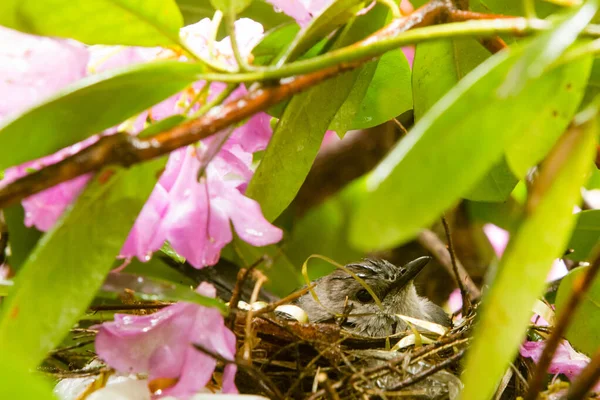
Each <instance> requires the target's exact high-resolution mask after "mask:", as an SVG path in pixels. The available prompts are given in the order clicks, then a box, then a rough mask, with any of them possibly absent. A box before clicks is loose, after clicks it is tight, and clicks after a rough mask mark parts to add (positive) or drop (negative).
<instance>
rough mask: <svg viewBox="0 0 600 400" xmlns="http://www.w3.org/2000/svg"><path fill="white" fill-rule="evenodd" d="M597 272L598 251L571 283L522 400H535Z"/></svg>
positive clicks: (598, 266) (598, 267)
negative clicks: (568, 292)
mask: <svg viewBox="0 0 600 400" xmlns="http://www.w3.org/2000/svg"><path fill="white" fill-rule="evenodd" d="M599 270H600V251H597V252H596V256H595V257H594V261H593V262H592V264H591V265H590V266H589V267H588V269H587V270H586V271H585V273H584V274H583V275H579V276H578V277H577V279H575V281H574V282H573V290H572V291H571V295H570V296H569V299H568V300H567V302H566V303H565V307H564V308H563V310H562V312H561V313H560V315H559V316H558V320H557V322H556V325H555V326H554V330H553V331H552V334H550V336H549V337H548V339H546V346H545V347H544V351H543V352H542V355H541V356H540V360H539V361H538V363H537V366H536V369H535V371H534V374H533V376H532V377H531V379H530V380H529V390H528V391H527V394H526V395H525V398H524V400H535V399H537V396H538V393H539V392H540V390H541V388H542V385H543V382H544V378H545V377H546V374H547V371H548V367H549V366H550V362H551V361H552V357H553V356H554V353H555V351H556V348H557V347H558V345H559V343H560V341H561V340H562V337H563V335H564V334H565V332H566V330H567V327H568V326H569V323H570V322H571V320H572V319H573V315H574V314H575V311H576V310H577V306H578V305H579V303H580V302H581V300H582V299H583V296H584V294H585V293H586V292H587V291H588V289H589V288H590V286H591V284H592V282H593V281H594V278H595V277H596V275H597V274H598V271H599Z"/></svg>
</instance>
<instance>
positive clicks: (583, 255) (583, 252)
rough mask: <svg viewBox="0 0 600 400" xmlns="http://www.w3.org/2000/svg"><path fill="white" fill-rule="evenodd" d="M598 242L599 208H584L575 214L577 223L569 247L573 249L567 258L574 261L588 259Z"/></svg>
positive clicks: (599, 231)
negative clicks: (584, 209)
mask: <svg viewBox="0 0 600 400" xmlns="http://www.w3.org/2000/svg"><path fill="white" fill-rule="evenodd" d="M599 242H600V210H586V211H582V212H580V213H578V214H577V223H576V224H575V229H574V231H573V235H572V236H571V241H570V242H569V246H568V248H569V249H572V250H574V251H573V252H572V253H570V254H569V255H567V258H569V259H571V260H575V261H586V260H588V261H589V258H590V257H591V255H592V254H591V253H592V250H593V248H594V246H595V245H596V244H598V243H599Z"/></svg>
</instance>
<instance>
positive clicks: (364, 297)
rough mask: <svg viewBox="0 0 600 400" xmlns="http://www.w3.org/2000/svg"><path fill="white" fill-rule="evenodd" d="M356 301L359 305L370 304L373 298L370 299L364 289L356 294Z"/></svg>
mask: <svg viewBox="0 0 600 400" xmlns="http://www.w3.org/2000/svg"><path fill="white" fill-rule="evenodd" d="M356 300H358V301H360V302H361V303H370V302H372V301H373V297H371V295H370V294H369V292H367V290H366V289H362V290H359V291H358V292H356Z"/></svg>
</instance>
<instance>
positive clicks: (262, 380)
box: [194, 343, 284, 399]
mask: <svg viewBox="0 0 600 400" xmlns="http://www.w3.org/2000/svg"><path fill="white" fill-rule="evenodd" d="M194 347H195V348H196V350H198V351H200V352H202V353H204V354H206V355H208V356H210V357H212V358H214V359H215V360H217V361H220V362H222V363H223V364H225V365H227V364H235V365H237V366H238V367H239V368H241V369H243V370H244V371H246V372H247V373H248V375H250V376H252V377H253V378H255V379H256V380H257V381H258V383H259V384H260V385H261V386H262V387H263V388H264V389H265V390H267V391H268V392H270V394H271V398H273V399H283V398H284V397H283V395H282V394H281V392H280V391H279V389H278V388H277V385H275V384H274V383H273V381H272V380H271V378H269V377H268V376H267V375H266V374H264V373H263V372H262V371H261V370H259V369H258V368H256V367H255V366H254V365H253V364H252V363H250V362H248V361H246V360H244V359H240V358H238V357H236V358H235V359H234V360H229V359H227V358H225V357H223V356H221V355H220V354H218V353H216V352H214V351H212V350H209V349H207V348H206V347H204V346H203V345H201V344H197V343H196V344H194Z"/></svg>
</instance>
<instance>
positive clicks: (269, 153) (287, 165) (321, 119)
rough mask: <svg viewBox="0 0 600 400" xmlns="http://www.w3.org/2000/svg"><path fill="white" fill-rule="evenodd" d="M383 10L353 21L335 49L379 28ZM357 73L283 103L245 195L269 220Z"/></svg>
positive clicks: (308, 162)
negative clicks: (259, 207)
mask: <svg viewBox="0 0 600 400" xmlns="http://www.w3.org/2000/svg"><path fill="white" fill-rule="evenodd" d="M386 16H387V10H386V9H385V8H383V7H381V6H379V5H378V6H376V7H374V8H373V10H371V11H370V12H369V13H367V14H366V15H363V16H360V17H357V18H356V20H355V22H354V23H353V24H352V26H351V27H350V28H349V29H348V30H347V31H346V32H345V33H344V34H343V35H342V36H341V37H340V39H339V40H338V41H337V42H336V44H335V47H340V46H344V45H347V44H350V43H354V42H356V41H357V40H360V39H362V38H364V37H366V36H368V35H369V34H371V33H372V32H373V31H375V30H377V28H378V27H380V26H382V25H383V24H384V22H385V19H386ZM359 74H360V69H359V70H355V71H350V72H346V73H344V74H342V75H340V76H337V77H336V78H333V79H330V80H327V81H325V82H323V83H321V84H320V85H318V86H316V87H313V88H311V89H309V90H307V91H306V92H303V93H300V94H298V95H296V96H294V97H293V98H292V100H291V101H290V102H289V103H288V105H287V107H286V108H285V111H284V112H283V115H282V116H281V119H280V120H279V123H278V124H277V127H276V128H275V131H274V132H273V137H272V138H271V140H270V142H269V145H268V147H267V150H266V151H265V154H264V157H263V159H262V161H261V163H260V165H259V166H258V168H257V170H256V172H255V174H254V176H253V177H252V180H251V181H250V184H249V185H248V189H247V191H246V195H247V196H248V197H250V198H253V199H255V200H257V201H258V202H259V203H260V205H261V207H262V211H263V214H264V216H265V218H267V219H268V220H270V221H273V220H274V219H275V218H277V216H278V215H279V214H281V212H282V211H283V210H284V209H285V208H286V207H287V206H288V205H289V204H290V202H291V201H292V199H293V198H294V196H295V195H296V193H297V192H298V190H299V189H300V186H301V185H302V182H304V179H305V178H306V175H307V174H308V171H309V170H310V167H311V166H312V164H313V161H314V159H315V157H316V155H317V152H318V151H319V147H320V146H321V143H322V141H323V136H324V134H325V131H326V130H327V127H328V126H329V124H330V123H331V121H332V119H333V118H334V116H335V114H336V113H337V111H338V109H339V108H340V106H341V105H342V104H343V103H344V101H345V100H346V98H347V97H348V95H349V94H350V92H351V91H352V87H353V85H354V83H355V82H356V80H357V78H358V76H359Z"/></svg>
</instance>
